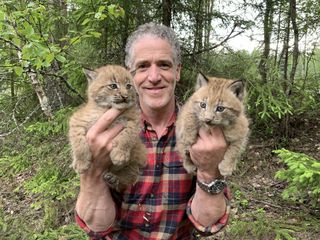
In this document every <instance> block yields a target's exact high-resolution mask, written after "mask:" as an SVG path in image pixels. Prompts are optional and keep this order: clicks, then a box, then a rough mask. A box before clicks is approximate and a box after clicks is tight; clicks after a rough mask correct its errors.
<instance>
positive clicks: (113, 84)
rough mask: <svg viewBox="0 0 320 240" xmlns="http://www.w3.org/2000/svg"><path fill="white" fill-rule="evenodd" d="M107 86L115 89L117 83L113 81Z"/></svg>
mask: <svg viewBox="0 0 320 240" xmlns="http://www.w3.org/2000/svg"><path fill="white" fill-rule="evenodd" d="M108 87H109V88H110V89H117V88H118V85H117V84H115V83H111V84H109V85H108Z"/></svg>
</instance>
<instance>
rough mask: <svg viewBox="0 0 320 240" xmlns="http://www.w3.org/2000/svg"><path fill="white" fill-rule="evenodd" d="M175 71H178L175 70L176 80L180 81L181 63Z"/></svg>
mask: <svg viewBox="0 0 320 240" xmlns="http://www.w3.org/2000/svg"><path fill="white" fill-rule="evenodd" d="M175 71H176V72H175V78H176V81H177V82H179V80H180V77H181V64H178V65H177V67H176V70H175Z"/></svg>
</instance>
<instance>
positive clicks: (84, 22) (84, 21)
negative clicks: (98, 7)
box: [81, 18, 91, 26]
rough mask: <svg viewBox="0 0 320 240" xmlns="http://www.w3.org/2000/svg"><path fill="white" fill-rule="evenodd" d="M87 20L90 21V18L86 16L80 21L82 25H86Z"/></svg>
mask: <svg viewBox="0 0 320 240" xmlns="http://www.w3.org/2000/svg"><path fill="white" fill-rule="evenodd" d="M88 22H91V19H90V18H86V19H85V20H83V22H82V23H81V25H82V26H84V25H86V24H87V23H88Z"/></svg>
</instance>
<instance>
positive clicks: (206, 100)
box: [176, 74, 249, 176]
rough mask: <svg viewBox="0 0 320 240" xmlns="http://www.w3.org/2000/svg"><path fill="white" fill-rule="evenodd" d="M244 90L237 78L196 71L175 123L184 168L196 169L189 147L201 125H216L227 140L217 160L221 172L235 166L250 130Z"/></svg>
mask: <svg viewBox="0 0 320 240" xmlns="http://www.w3.org/2000/svg"><path fill="white" fill-rule="evenodd" d="M244 94H245V90H244V86H243V83H242V81H240V80H229V79H224V78H214V77H209V78H207V77H205V76H204V75H202V74H199V75H198V78H197V83H196V87H195V92H194V93H193V95H192V96H191V97H190V98H189V99H188V101H187V102H186V104H185V105H184V106H183V107H182V109H181V111H180V113H179V116H178V119H177V123H176V135H177V148H178V151H179V153H180V154H181V156H182V159H183V166H184V167H185V169H186V170H187V172H189V173H195V172H196V167H195V165H194V164H193V163H192V161H191V158H190V154H189V149H190V147H191V145H193V144H194V143H195V142H196V140H197V137H198V132H199V129H200V127H206V128H208V127H210V126H215V125H218V126H220V127H221V128H222V131H223V133H224V136H225V138H226V141H227V143H228V144H229V145H228V148H227V151H226V153H225V155H224V159H223V160H222V161H221V163H220V164H219V170H220V173H221V174H222V175H223V176H230V175H231V174H232V171H233V170H235V167H236V160H237V159H238V158H239V156H240V153H241V151H242V150H243V149H244V148H245V146H246V144H247V138H248V132H249V123H248V120H247V118H246V116H245V113H244V106H243V98H244Z"/></svg>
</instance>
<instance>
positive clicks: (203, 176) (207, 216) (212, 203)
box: [191, 170, 227, 226]
mask: <svg viewBox="0 0 320 240" xmlns="http://www.w3.org/2000/svg"><path fill="white" fill-rule="evenodd" d="M220 177H221V175H220V173H219V171H218V170H214V171H212V172H210V173H207V172H204V171H198V172H197V178H198V180H200V181H204V182H211V181H212V180H213V179H216V178H220ZM226 208H227V204H226V200H225V196H224V193H223V191H222V192H220V193H218V194H213V195H212V194H209V193H207V192H205V191H203V190H202V189H201V188H200V187H199V186H198V184H197V187H196V192H195V195H194V198H193V201H192V204H191V211H192V215H193V217H194V218H195V220H196V221H197V222H199V223H200V224H201V225H203V226H211V225H212V224H215V223H216V222H217V221H218V220H219V219H220V218H221V217H222V216H223V215H224V214H225V212H226Z"/></svg>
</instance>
